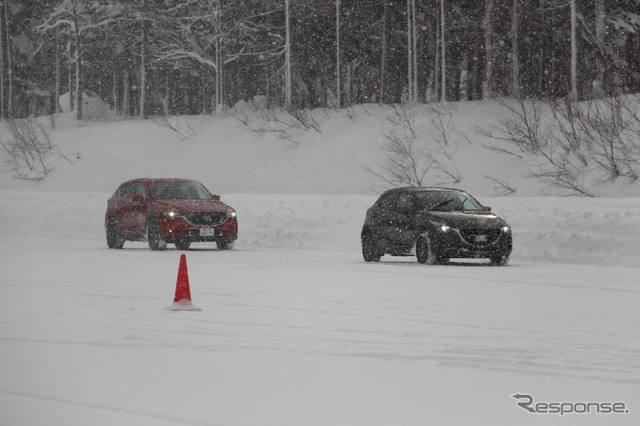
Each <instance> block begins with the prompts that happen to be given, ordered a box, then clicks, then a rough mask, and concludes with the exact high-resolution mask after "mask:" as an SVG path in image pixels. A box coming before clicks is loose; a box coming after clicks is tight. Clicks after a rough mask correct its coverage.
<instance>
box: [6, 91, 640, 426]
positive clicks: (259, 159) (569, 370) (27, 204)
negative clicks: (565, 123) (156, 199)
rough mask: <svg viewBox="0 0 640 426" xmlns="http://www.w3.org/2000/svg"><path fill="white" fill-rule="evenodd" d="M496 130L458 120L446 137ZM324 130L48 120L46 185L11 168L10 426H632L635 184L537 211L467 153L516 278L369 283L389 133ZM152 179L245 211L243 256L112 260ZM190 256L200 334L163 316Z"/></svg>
mask: <svg viewBox="0 0 640 426" xmlns="http://www.w3.org/2000/svg"><path fill="white" fill-rule="evenodd" d="M494 107H495V105H492V104H484V103H479V102H469V103H463V104H460V105H459V106H458V109H457V112H456V114H457V115H456V123H459V124H460V125H461V126H462V127H464V126H466V129H461V130H471V129H472V128H473V127H474V126H477V125H478V124H479V123H484V122H487V121H488V120H489V118H490V117H492V116H494V114H495V110H494ZM314 113H315V114H316V115H317V119H318V122H319V123H320V131H315V130H308V131H298V130H296V131H295V132H294V133H291V134H290V136H291V137H292V138H293V139H292V140H293V141H294V143H292V142H291V141H284V140H282V139H278V138H275V137H273V136H271V135H270V134H267V135H266V136H263V137H260V136H258V135H257V134H256V133H254V132H251V131H250V130H248V127H247V126H245V125H244V124H242V123H241V122H240V120H239V119H238V117H227V118H220V117H186V118H179V119H178V118H175V119H174V121H173V122H172V124H173V125H174V127H175V128H177V129H178V130H177V131H175V130H168V129H167V128H166V127H163V126H162V125H159V124H158V122H154V121H152V120H148V121H137V120H131V121H104V122H84V123H81V124H77V123H74V122H73V120H69V119H68V117H65V116H61V117H57V118H56V120H57V122H56V128H55V131H54V133H53V135H52V136H53V137H52V140H53V143H54V145H55V147H56V149H55V150H54V151H53V152H52V153H51V155H50V156H49V157H48V158H47V159H46V161H47V162H48V163H47V164H49V165H50V166H51V170H52V171H51V172H50V173H49V175H48V176H47V177H46V178H45V179H44V180H43V181H41V182H25V181H19V180H16V179H14V178H13V177H12V174H11V172H10V171H7V170H6V168H3V170H2V171H0V426H113V425H118V426H196V425H197V426H213V425H226V426H236V425H237V426H287V425H290V426H307V425H309V426H313V425H318V426H327V425H331V426H335V425H343V426H358V425H361V426H377V425H380V426H421V425H486V426H495V425H509V426H511V425H545V426H546V425H624V426H636V425H638V424H640V309H639V308H638V307H639V306H640V278H638V277H639V276H640V260H639V259H640V197H638V194H639V193H640V186H639V185H640V183H638V182H636V183H632V184H629V185H626V184H620V183H615V184H611V185H609V186H606V187H605V186H603V187H601V188H599V189H598V191H601V192H602V193H604V194H606V195H608V196H607V197H603V198H597V199H587V198H575V197H558V196H545V195H558V194H554V192H553V191H552V190H550V189H549V188H546V187H542V186H541V185H540V184H539V182H535V181H532V180H531V178H529V177H528V176H527V171H526V169H525V168H523V164H521V163H518V162H514V160H513V157H506V158H505V157H504V156H500V155H499V154H498V153H496V152H495V151H493V150H488V149H486V147H485V146H484V145H485V143H487V141H486V140H483V139H481V138H480V139H474V140H473V142H460V143H458V144H457V145H456V146H457V148H458V150H457V151H456V152H454V153H452V158H453V160H454V161H455V163H456V164H457V167H458V169H459V170H460V172H461V178H462V180H461V182H460V183H459V184H456V185H455V186H457V187H460V188H462V189H466V190H469V191H470V192H471V193H472V194H473V195H475V196H476V197H477V198H478V199H479V200H480V201H481V202H482V203H483V204H485V205H489V206H491V207H492V208H493V211H494V212H495V213H496V214H498V215H499V216H501V217H503V218H505V219H506V220H507V221H508V222H509V223H510V224H511V226H512V228H513V232H514V252H513V255H512V257H511V262H510V263H509V265H508V266H506V267H489V266H485V265H483V264H482V263H478V262H462V263H455V262H452V264H449V265H437V266H426V265H420V264H418V263H417V262H416V261H415V259H414V258H392V257H389V256H385V257H383V259H382V261H381V262H380V263H376V264H368V263H365V262H364V261H363V260H362V257H361V254H360V245H359V234H360V229H361V226H362V222H363V220H364V215H365V211H366V209H367V208H368V207H369V206H370V205H371V204H372V203H373V201H374V200H375V199H376V197H377V194H378V193H379V192H378V190H377V189H374V188H375V187H376V185H375V182H374V179H372V175H371V173H370V172H368V171H367V167H372V168H375V167H376V166H378V165H379V164H381V162H382V161H383V160H384V159H383V157H382V156H381V149H380V143H381V141H382V140H383V137H382V135H383V134H384V133H385V132H386V129H385V126H386V124H385V123H387V118H386V117H387V115H388V113H389V110H388V109H385V108H384V107H380V106H362V107H356V108H354V109H353V110H352V111H350V112H349V114H344V113H341V112H336V111H333V110H329V111H319V112H318V111H316V112H314ZM240 118H242V117H240ZM244 118H245V119H247V120H248V122H250V123H249V124H251V123H254V125H256V124H255V122H254V121H252V120H253V118H251V117H249V118H247V117H244ZM160 124H162V123H160ZM2 131H3V130H2V129H1V128H0V137H1V138H3V139H2V140H6V132H5V133H2ZM3 154H4V153H3V151H2V150H0V160H4V158H3ZM3 162H4V161H3ZM162 176H166V177H191V178H195V179H198V180H201V181H202V182H203V183H204V184H205V185H206V186H207V187H208V188H210V189H211V190H212V191H214V192H216V193H219V194H221V195H222V200H223V201H225V202H226V203H228V204H229V205H231V206H233V207H234V208H236V210H237V211H238V219H239V226H240V237H239V239H238V241H237V243H236V249H235V250H233V251H218V250H216V249H215V245H208V244H194V245H193V246H192V250H189V251H187V252H181V251H177V250H175V249H173V246H170V249H169V250H167V251H164V252H154V251H151V250H149V249H148V247H147V246H146V244H143V243H130V242H128V243H126V244H125V247H124V249H123V250H109V249H107V247H106V243H105V240H104V229H103V220H104V210H105V207H106V200H107V198H108V197H109V196H110V195H111V193H112V191H114V190H115V188H116V186H117V185H118V184H119V183H120V182H122V181H124V180H127V179H131V178H136V177H162ZM496 179H497V180H499V181H501V182H506V183H508V184H509V185H511V186H513V188H514V189H516V192H515V194H514V195H515V196H511V197H496V196H495V195H496V192H498V189H499V188H496V186H495V183H496ZM434 183H436V184H438V183H442V182H440V181H438V180H437V176H434ZM182 253H186V256H187V262H188V268H189V278H190V284H191V294H192V296H193V303H194V304H195V305H196V306H198V307H199V308H201V309H202V310H201V311H198V312H174V311H170V310H167V309H166V308H167V307H168V306H170V305H171V303H172V302H173V296H174V292H175V286H176V277H177V272H178V264H179V258H180V254H182ZM514 395H520V397H519V398H515V397H514ZM527 395H529V397H527ZM527 398H531V399H533V400H534V402H532V403H531V404H529V405H526V403H527V401H528V399H527ZM518 403H521V404H522V405H524V406H527V407H529V408H531V407H535V409H536V410H537V411H538V412H537V413H530V412H528V411H527V410H526V409H525V408H523V407H522V406H519V405H518ZM614 404H615V405H614ZM614 407H615V411H622V412H620V413H612V412H611V411H614V410H613V408H614ZM560 408H561V409H562V411H564V414H563V415H561V414H560V413H558V412H557V411H558V409H560ZM587 409H588V413H584V412H583V411H587ZM545 411H546V413H545ZM576 411H577V412H576ZM598 411H601V412H600V413H598Z"/></svg>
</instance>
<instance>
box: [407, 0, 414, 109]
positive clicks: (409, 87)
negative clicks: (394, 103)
mask: <svg viewBox="0 0 640 426" xmlns="http://www.w3.org/2000/svg"><path fill="white" fill-rule="evenodd" d="M411 11H412V8H411V0H407V102H408V103H410V104H412V103H413V101H414V99H413V92H414V90H413V37H412V36H413V30H412V28H411V24H412V19H411Z"/></svg>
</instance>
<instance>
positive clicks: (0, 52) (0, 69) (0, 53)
mask: <svg viewBox="0 0 640 426" xmlns="http://www.w3.org/2000/svg"><path fill="white" fill-rule="evenodd" d="M3 8H4V5H3V4H2V3H0V120H1V119H3V118H5V117H6V110H5V109H4V103H5V102H4V35H3V33H4V25H2V22H3V20H2V9H3Z"/></svg>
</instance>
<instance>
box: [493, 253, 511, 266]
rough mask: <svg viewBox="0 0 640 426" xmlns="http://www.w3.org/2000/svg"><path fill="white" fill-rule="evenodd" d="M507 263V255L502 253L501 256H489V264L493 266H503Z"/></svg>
mask: <svg viewBox="0 0 640 426" xmlns="http://www.w3.org/2000/svg"><path fill="white" fill-rule="evenodd" d="M507 263H509V255H508V254H506V255H502V256H493V257H491V264H492V265H494V266H505V265H506V264H507Z"/></svg>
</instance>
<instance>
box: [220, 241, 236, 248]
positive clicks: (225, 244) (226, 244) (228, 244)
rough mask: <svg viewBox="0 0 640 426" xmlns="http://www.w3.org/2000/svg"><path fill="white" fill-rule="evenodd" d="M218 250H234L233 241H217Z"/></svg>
mask: <svg viewBox="0 0 640 426" xmlns="http://www.w3.org/2000/svg"><path fill="white" fill-rule="evenodd" d="M216 245H217V246H218V250H233V241H216Z"/></svg>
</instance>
